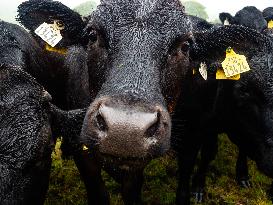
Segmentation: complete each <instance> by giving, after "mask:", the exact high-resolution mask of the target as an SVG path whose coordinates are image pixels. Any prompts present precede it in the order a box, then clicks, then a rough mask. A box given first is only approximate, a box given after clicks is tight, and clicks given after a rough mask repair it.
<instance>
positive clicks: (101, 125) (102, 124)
mask: <svg viewBox="0 0 273 205" xmlns="http://www.w3.org/2000/svg"><path fill="white" fill-rule="evenodd" d="M97 125H98V128H99V130H100V131H102V132H106V131H107V128H108V127H107V124H106V122H105V120H104V118H103V117H102V116H101V114H98V115H97Z"/></svg>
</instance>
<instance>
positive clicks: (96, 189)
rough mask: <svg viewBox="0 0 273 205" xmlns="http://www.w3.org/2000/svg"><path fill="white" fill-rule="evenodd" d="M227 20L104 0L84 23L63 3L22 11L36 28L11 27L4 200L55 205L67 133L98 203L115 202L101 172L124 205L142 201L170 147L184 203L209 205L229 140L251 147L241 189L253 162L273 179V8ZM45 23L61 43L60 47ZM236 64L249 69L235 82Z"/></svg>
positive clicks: (1, 113) (2, 36)
mask: <svg viewBox="0 0 273 205" xmlns="http://www.w3.org/2000/svg"><path fill="white" fill-rule="evenodd" d="M219 17H220V19H221V21H222V22H223V24H224V25H223V24H222V25H213V24H210V23H208V22H206V21H205V20H203V19H200V18H197V17H194V16H189V15H187V14H186V13H185V11H184V7H183V6H182V5H181V3H180V1H179V0H150V1H144V0H134V1H130V0H102V1H101V4H100V5H99V6H98V7H97V9H96V10H95V11H94V12H93V13H92V14H90V16H88V17H85V18H82V17H81V16H80V15H79V14H78V13H76V12H74V11H73V10H71V9H69V8H68V7H66V6H65V5H63V4H61V3H60V2H58V1H52V0H29V1H25V2H23V3H22V4H21V5H20V6H19V7H18V17H17V20H18V21H19V22H20V23H21V25H23V26H24V27H25V28H26V29H28V31H26V30H25V29H24V28H22V27H21V26H17V25H14V24H10V23H7V22H3V21H1V22H0V31H1V33H0V48H1V49H0V82H1V83H0V173H1V175H0V203H1V204H4V205H5V204H7V205H10V204H43V203H44V200H45V195H46V192H47V188H48V181H49V173H50V166H51V153H52V151H53V149H54V145H55V142H56V139H57V137H60V136H62V150H63V153H64V154H66V155H71V156H73V158H74V161H75V163H76V165H77V167H78V169H79V171H80V174H81V177H82V179H83V181H84V183H85V187H86V190H87V195H88V203H89V204H109V203H110V199H109V194H108V192H107V189H106V187H105V184H104V182H103V180H102V177H101V169H102V168H103V169H104V170H106V171H107V172H108V173H109V174H110V175H111V176H112V177H114V179H115V180H117V181H118V182H119V183H121V185H122V186H121V187H122V189H121V191H122V197H123V200H124V203H125V204H128V205H129V204H141V203H142V200H141V188H142V184H143V170H144V168H145V166H146V165H147V164H148V163H149V161H150V160H151V159H153V158H156V157H158V156H161V155H163V154H164V153H166V151H167V150H169V149H170V148H171V149H173V150H175V152H176V153H177V159H178V165H179V169H178V175H179V177H178V178H179V179H178V188H177V193H176V204H183V205H185V204H190V196H191V192H193V193H194V197H195V198H196V200H197V201H202V200H203V197H202V196H203V192H204V186H205V176H206V172H207V168H208V165H209V163H210V162H211V161H212V160H213V159H214V157H215V155H216V151H217V136H218V133H222V132H225V133H227V134H228V136H229V138H230V139H231V141H232V142H233V143H235V144H236V145H237V146H238V148H239V150H240V151H239V156H238V160H237V164H236V166H237V167H236V180H237V182H238V184H239V185H240V186H243V187H250V186H251V183H250V181H249V175H248V167H247V157H249V158H250V159H252V160H254V161H255V162H256V164H257V167H258V169H259V170H260V171H261V172H262V173H264V174H265V175H267V176H269V177H271V178H273V40H272V39H273V36H272V34H273V7H268V8H266V9H265V10H264V11H263V12H261V11H259V10H258V9H256V8H255V7H245V8H243V9H242V10H240V11H239V12H237V14H236V15H235V16H234V17H233V16H232V15H230V14H228V13H221V14H220V16H219ZM41 25H49V26H51V28H54V29H55V30H54V32H53V33H54V34H56V35H55V36H54V38H55V37H56V36H57V37H59V36H60V35H61V40H59V41H58V42H56V41H55V40H56V38H57V37H56V38H55V39H54V43H55V44H56V45H54V46H50V45H49V42H48V39H47V40H45V39H44V37H46V34H45V31H44V32H42V33H41V32H40V31H41V29H40V31H37V30H39V29H38V28H42V27H41ZM44 28H45V27H44ZM39 32H40V34H41V35H39ZM58 35H59V36H58ZM51 37H52V36H51ZM52 42H53V40H52ZM52 42H51V43H52ZM225 61H228V63H229V64H228V66H229V72H231V71H234V70H237V71H238V70H239V72H238V73H236V75H235V74H234V75H233V74H232V75H231V77H229V76H227V71H226V70H225V69H228V68H227V67H226V64H225ZM231 67H232V68H231ZM238 68H239V69H238ZM247 68H248V69H247ZM232 69H233V70H232ZM240 69H241V70H240ZM221 73H222V74H221ZM225 75H226V76H225ZM199 151H200V152H201V163H200V166H199V167H198V170H197V172H196V174H195V175H194V176H193V178H192V183H190V179H191V175H192V172H193V168H194V165H195V161H196V158H197V154H198V152H199ZM190 184H192V187H190ZM268 193H269V195H270V197H272V196H273V185H272V187H271V190H269V191H268Z"/></svg>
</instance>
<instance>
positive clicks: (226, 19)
mask: <svg viewBox="0 0 273 205" xmlns="http://www.w3.org/2000/svg"><path fill="white" fill-rule="evenodd" d="M219 19H220V21H221V22H222V24H224V25H227V23H228V24H236V23H235V18H234V17H233V16H232V15H231V14H230V13H225V12H223V13H220V14H219Z"/></svg>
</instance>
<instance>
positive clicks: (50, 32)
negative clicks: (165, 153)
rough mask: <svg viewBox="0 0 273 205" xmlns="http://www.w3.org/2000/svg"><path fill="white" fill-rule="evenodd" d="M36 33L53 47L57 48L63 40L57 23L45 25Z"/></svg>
mask: <svg viewBox="0 0 273 205" xmlns="http://www.w3.org/2000/svg"><path fill="white" fill-rule="evenodd" d="M34 32H35V33H36V34H37V35H38V36H40V37H41V38H42V39H43V40H44V41H45V42H47V43H48V44H49V45H50V46H51V47H54V46H56V45H57V43H59V42H60V41H61V40H62V38H63V37H62V35H61V32H60V29H58V26H56V23H55V22H54V24H47V23H43V24H42V25H40V26H39V27H38V28H37V29H36V30H35V31H34Z"/></svg>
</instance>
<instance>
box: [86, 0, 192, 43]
mask: <svg viewBox="0 0 273 205" xmlns="http://www.w3.org/2000/svg"><path fill="white" fill-rule="evenodd" d="M91 22H92V24H95V26H97V27H99V28H101V29H102V30H104V32H105V35H106V36H107V38H108V39H109V41H110V44H111V43H114V41H115V40H113V39H116V38H118V36H121V35H120V34H121V32H122V33H124V32H125V31H126V30H127V32H130V30H131V31H132V30H134V29H132V28H134V27H137V28H140V27H141V28H142V30H143V31H149V32H146V34H147V33H152V32H155V33H157V34H160V35H157V36H155V35H154V36H153V38H154V39H155V38H164V39H165V40H166V44H167V43H168V41H171V40H173V38H175V37H177V36H179V35H182V34H184V33H188V32H190V31H191V24H190V21H189V19H188V17H187V16H186V15H185V11H184V7H183V6H182V5H181V3H180V1H179V0H102V2H101V4H100V5H99V6H98V8H97V10H96V11H95V12H93V14H92V16H91ZM158 40H159V39H158ZM112 41H113V42H112Z"/></svg>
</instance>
